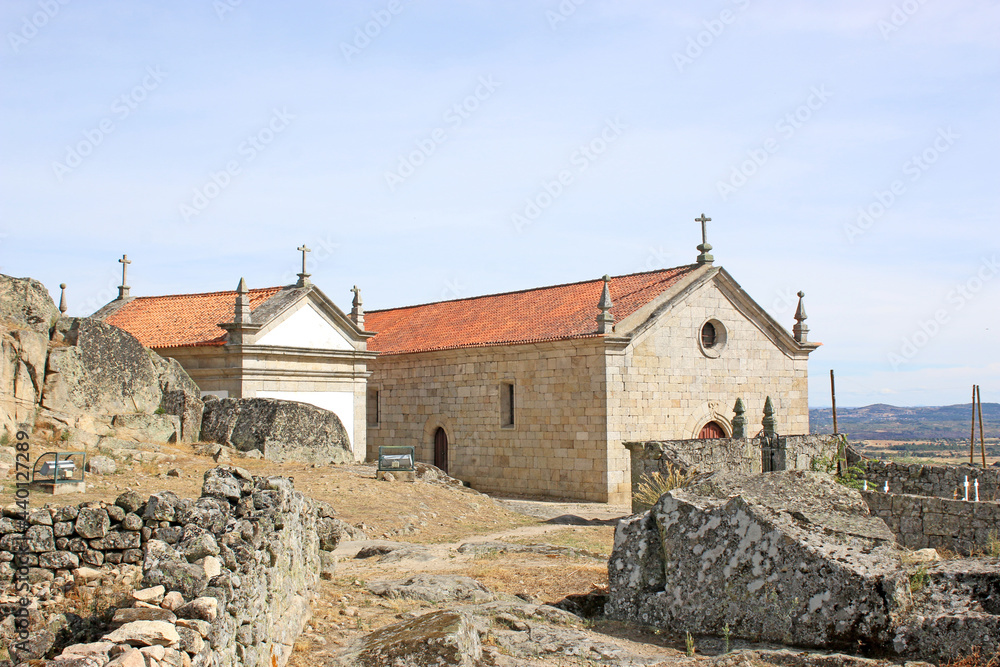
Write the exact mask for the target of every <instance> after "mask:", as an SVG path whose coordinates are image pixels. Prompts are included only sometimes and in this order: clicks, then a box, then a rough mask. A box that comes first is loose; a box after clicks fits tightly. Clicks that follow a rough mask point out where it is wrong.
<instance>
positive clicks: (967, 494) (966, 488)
mask: <svg viewBox="0 0 1000 667" xmlns="http://www.w3.org/2000/svg"><path fill="white" fill-rule="evenodd" d="M962 486H964V487H965V499H966V501H968V500H969V476H968V475H966V476H965V481H964V482H962Z"/></svg>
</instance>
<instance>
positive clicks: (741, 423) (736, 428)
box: [733, 398, 747, 438]
mask: <svg viewBox="0 0 1000 667" xmlns="http://www.w3.org/2000/svg"><path fill="white" fill-rule="evenodd" d="M746 411H747V409H746V406H744V405H743V399H742V398H737V399H736V405H734V406H733V412H735V413H736V416H734V417H733V437H734V438H745V437H747V418H746V417H744V416H743V415H744V414H745V413H746Z"/></svg>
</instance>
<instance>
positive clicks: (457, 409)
mask: <svg viewBox="0 0 1000 667" xmlns="http://www.w3.org/2000/svg"><path fill="white" fill-rule="evenodd" d="M699 249H700V250H702V254H701V255H700V256H699V261H698V263H697V264H693V265H689V266H682V267H677V268H673V269H665V270H661V271H651V272H647V273H639V274H633V275H626V276H618V277H614V278H609V277H607V276H605V279H604V280H593V281H587V282H582V283H574V284H568V285H557V286H553V287H543V288H538V289H534V290H524V291H520V292H512V293H507V294H495V295H489V296H482V297H474V298H468V299H458V300H454V301H445V302H438V303H430V304H425V305H418V306H412V307H408V308H394V309H390V310H380V311H369V312H368V313H367V315H366V317H367V327H368V328H369V329H371V330H372V331H374V332H376V335H375V336H374V338H372V339H371V340H370V341H369V346H368V348H369V350H372V351H374V352H377V353H378V356H377V358H376V359H375V360H374V361H373V362H371V363H370V364H369V368H370V370H371V372H372V375H371V377H370V379H369V381H368V411H367V423H368V437H367V442H368V456H369V458H374V457H376V456H377V453H378V447H379V446H380V445H415V446H416V453H417V458H418V460H422V461H426V462H429V463H435V464H436V465H438V466H439V467H443V468H445V469H447V471H448V472H449V474H451V475H453V476H455V477H458V478H460V479H462V480H464V481H467V482H469V483H471V485H472V486H473V487H475V488H477V489H479V490H482V491H493V492H508V493H517V494H538V495H545V496H553V497H560V498H573V499H579V500H589V501H598V502H612V503H618V504H627V503H628V501H629V498H630V475H629V453H628V451H627V450H626V449H625V447H624V446H623V444H622V443H623V442H627V441H645V440H659V439H663V440H673V439H685V438H698V437H727V436H729V435H731V434H732V425H731V417H732V408H733V405H734V403H735V402H736V399H737V398H742V399H743V401H744V403H745V405H746V409H747V417H748V422H750V423H751V424H752V423H754V422H755V421H756V420H755V419H754V418H753V417H754V415H761V416H762V415H763V408H764V402H765V400H766V398H767V397H768V396H770V397H771V399H772V402H773V404H774V407H775V413H776V415H775V416H776V418H777V421H778V424H779V425H780V432H781V433H782V434H783V435H796V434H808V433H809V403H808V359H809V354H810V353H811V352H812V351H813V350H814V349H816V348H817V347H818V345H819V344H817V343H810V342H808V341H807V331H808V328H807V327H806V326H805V325H804V324H803V320H804V319H805V312H804V308H803V306H802V303H801V301H800V304H799V309H798V311H797V312H796V319H797V324H796V326H795V327H794V330H795V333H794V334H792V333H789V332H788V331H787V330H785V329H784V328H783V327H782V326H781V325H780V324H778V323H777V322H776V321H774V319H772V318H771V317H770V316H769V315H768V314H767V313H766V312H765V311H764V310H763V309H762V308H761V307H760V306H759V305H757V304H756V303H755V302H754V301H753V299H751V298H750V296H749V295H748V294H747V293H746V292H744V291H743V289H742V288H741V287H740V285H739V284H738V283H737V282H736V281H735V280H734V279H733V278H732V276H730V275H729V273H728V272H726V270H725V269H723V268H721V267H715V266H713V261H712V257H711V255H708V254H707V250H710V249H711V246H708V245H707V243H705V244H703V246H699ZM755 432H756V431H752V432H750V433H749V434H750V435H753V434H754V433H755Z"/></svg>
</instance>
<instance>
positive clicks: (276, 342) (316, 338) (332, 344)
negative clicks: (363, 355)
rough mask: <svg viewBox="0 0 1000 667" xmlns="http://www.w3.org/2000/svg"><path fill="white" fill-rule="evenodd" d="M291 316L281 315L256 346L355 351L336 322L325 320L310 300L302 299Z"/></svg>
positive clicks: (258, 340)
mask: <svg viewBox="0 0 1000 667" xmlns="http://www.w3.org/2000/svg"><path fill="white" fill-rule="evenodd" d="M297 306H298V307H297V308H296V309H295V310H294V312H292V313H290V314H282V317H281V318H280V321H278V322H277V323H276V324H275V325H274V326H273V327H271V328H270V330H268V331H267V332H265V333H263V334H262V335H260V336H259V337H258V338H257V340H256V341H255V344H256V345H273V346H276V347H302V348H312V349H320V350H353V349H354V345H353V344H352V343H351V340H350V339H349V338H348V337H347V336H346V335H345V334H344V332H342V331H341V330H340V328H339V327H338V326H337V324H336V323H334V322H332V321H331V320H330V319H328V318H327V317H325V316H324V315H323V314H322V313H321V312H320V311H319V310H318V309H317V308H316V306H315V305H314V304H313V303H312V302H311V300H309V299H303V300H302V301H300V302H299V303H298V304H297Z"/></svg>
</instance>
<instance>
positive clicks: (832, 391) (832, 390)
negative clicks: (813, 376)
mask: <svg viewBox="0 0 1000 667" xmlns="http://www.w3.org/2000/svg"><path fill="white" fill-rule="evenodd" d="M830 398H831V400H832V401H833V434H834V435H837V385H836V384H835V383H834V381H833V369H832V368H831V369H830Z"/></svg>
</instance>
